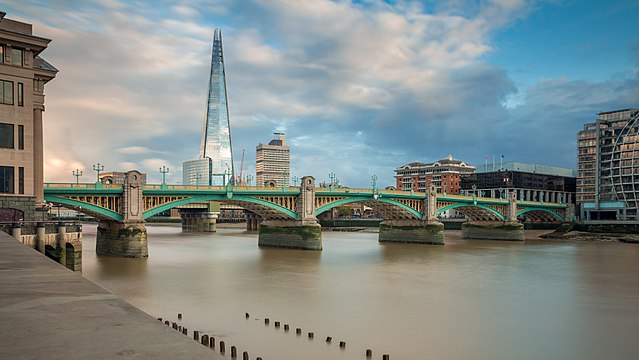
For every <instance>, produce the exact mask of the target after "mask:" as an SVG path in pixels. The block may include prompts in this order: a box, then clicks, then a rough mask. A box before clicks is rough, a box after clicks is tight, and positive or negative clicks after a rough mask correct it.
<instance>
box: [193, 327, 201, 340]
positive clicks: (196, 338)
mask: <svg viewBox="0 0 639 360" xmlns="http://www.w3.org/2000/svg"><path fill="white" fill-rule="evenodd" d="M193 340H195V341H200V332H199V331H197V330H194V331H193Z"/></svg>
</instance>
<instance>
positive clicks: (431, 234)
mask: <svg viewBox="0 0 639 360" xmlns="http://www.w3.org/2000/svg"><path fill="white" fill-rule="evenodd" d="M378 241H379V242H401V243H418V244H433V245H443V244H444V224H442V223H440V222H435V221H433V222H425V221H421V220H385V221H383V222H382V223H381V224H379V238H378Z"/></svg>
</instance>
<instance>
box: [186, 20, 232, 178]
mask: <svg viewBox="0 0 639 360" xmlns="http://www.w3.org/2000/svg"><path fill="white" fill-rule="evenodd" d="M183 168H184V169H183V180H184V181H183V183H184V184H190V185H196V184H197V185H226V183H227V182H228V181H232V179H233V174H234V171H233V152H232V147H231V127H230V121H229V110H228V99H227V96H226V74H225V72H224V52H223V50H222V32H221V31H220V29H215V32H214V34H213V50H212V55H211V73H210V78H209V88H208V97H207V102H206V117H205V118H204V131H203V133H202V144H201V147H200V158H199V159H196V160H190V161H185V162H184V165H183Z"/></svg>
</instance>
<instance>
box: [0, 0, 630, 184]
mask: <svg viewBox="0 0 639 360" xmlns="http://www.w3.org/2000/svg"><path fill="white" fill-rule="evenodd" d="M0 11H4V12H6V13H7V15H6V17H7V18H10V19H14V20H18V21H24V22H28V23H31V24H33V30H34V34H35V35H37V36H42V37H46V38H49V39H52V42H51V43H50V44H49V47H48V48H47V49H46V50H45V51H44V52H43V53H42V54H41V56H42V57H43V58H45V59H46V60H47V61H48V62H50V63H51V64H53V65H54V66H55V67H56V68H57V69H59V73H58V74H57V77H56V78H55V79H54V80H52V81H51V82H50V83H49V84H47V86H46V88H45V93H46V101H45V106H46V111H45V113H44V123H45V124H44V131H45V181H47V182H70V181H74V180H75V178H74V177H73V175H72V171H73V170H76V169H80V170H82V171H83V176H82V177H81V178H80V181H84V182H91V181H95V176H96V173H95V172H94V171H93V169H92V167H93V165H94V164H97V163H100V164H102V165H104V167H105V170H107V171H128V170H132V169H137V170H140V171H143V172H146V173H147V174H148V178H149V180H148V182H150V183H159V182H160V181H161V174H160V172H159V168H160V167H162V166H166V167H168V168H169V169H170V172H169V174H167V182H168V183H172V184H179V183H181V180H182V162H183V161H185V160H189V159H194V158H197V157H198V155H199V149H200V141H201V134H202V129H203V121H204V116H205V111H206V95H207V82H208V75H209V67H210V57H211V46H212V37H213V30H214V29H215V28H221V29H222V34H223V46H224V60H225V66H226V80H227V91H228V101H229V113H230V119H231V136H232V142H233V156H234V162H235V169H236V172H237V173H238V174H239V170H240V168H241V166H240V160H241V156H242V151H243V149H244V150H245V158H244V165H243V167H242V169H243V174H244V175H247V174H250V175H252V176H255V147H256V146H257V145H258V144H259V143H268V142H269V141H270V140H271V139H272V138H273V134H272V133H273V132H284V133H286V137H287V142H288V143H289V145H290V146H291V176H296V177H298V178H300V177H302V176H305V175H312V176H314V177H315V178H316V179H317V180H319V181H325V180H326V181H327V180H328V179H329V173H335V174H336V175H337V177H338V179H339V180H340V182H341V183H342V184H344V185H346V186H351V187H369V186H370V183H371V176H372V175H376V176H377V177H378V181H377V182H378V186H387V185H394V183H395V182H394V178H393V176H394V174H395V173H394V171H393V170H394V169H395V168H398V167H400V166H402V165H404V164H407V163H410V162H413V161H422V162H433V161H436V160H438V159H442V158H445V157H447V156H448V155H452V156H453V157H455V158H457V159H460V160H462V161H464V162H466V163H469V164H473V165H478V164H484V163H485V162H486V161H487V159H488V161H490V162H492V161H493V160H492V159H493V157H494V158H495V159H496V161H497V162H498V161H499V159H500V158H501V156H503V157H504V160H506V161H507V160H513V161H523V162H530V163H537V164H545V165H552V166H561V167H568V168H575V167H576V157H577V155H576V136H577V132H578V131H579V130H580V129H581V128H582V127H583V124H584V123H587V122H593V121H595V119H596V117H597V114H598V113H599V112H602V111H611V110H617V109H624V108H629V107H639V37H638V36H637V34H639V23H638V22H637V21H636V19H637V18H639V2H637V1H636V0H610V1H597V0H593V1H589V0H566V1H562V0H539V1H523V0H493V1H477V0H475V1H471V0H446V1H440V0H429V1H379V0H360V1H325V0H296V1H292V0H289V1H286V0H241V1H232V0H228V1H224V0H206V1H205V0H176V1H169V0H158V1H124V0H83V1H71V0H50V1H31V0H21V1H15V0H0Z"/></svg>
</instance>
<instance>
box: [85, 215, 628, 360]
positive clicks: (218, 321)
mask: <svg viewBox="0 0 639 360" xmlns="http://www.w3.org/2000/svg"><path fill="white" fill-rule="evenodd" d="M95 231H96V228H95V226H93V225H85V226H84V245H83V247H84V249H83V276H85V277H86V278H88V279H89V280H92V281H93V282H95V283H97V284H99V285H100V286H102V287H104V288H105V289H107V290H109V291H111V292H113V293H114V294H116V295H118V296H119V297H121V298H122V299H124V300H126V301H128V302H130V303H131V304H133V305H135V306H137V307H138V308H140V309H142V310H143V311H145V312H147V313H149V314H151V315H152V316H154V317H163V318H165V319H170V320H171V321H177V313H182V314H183V319H182V320H181V321H180V322H179V323H180V324H181V325H183V326H185V327H187V328H188V329H189V333H190V332H191V330H199V331H200V332H201V333H206V334H210V335H213V336H215V337H216V339H218V341H219V340H224V341H225V342H226V344H227V345H226V346H227V353H226V356H227V357H229V358H230V353H229V350H228V349H229V348H230V346H231V345H235V346H236V347H237V348H238V352H239V353H240V358H241V353H242V352H243V351H248V352H249V354H250V357H251V359H255V357H257V356H261V357H262V358H263V359H264V360H297V359H318V360H320V359H321V360H326V359H343V360H347V359H365V356H364V353H365V349H369V348H370V349H372V350H373V357H372V359H381V357H382V354H390V359H391V360H396V359H406V360H412V359H415V360H417V359H419V360H421V359H437V360H480V359H486V360H489V359H490V360H501V359H503V360H513V359H514V360H528V359H530V360H533V359H534V360H539V359H579V360H584V359H593V360H595V359H596V360H601V359H636V358H639V341H637V336H639V245H631V244H623V243H597V242H560V241H548V240H538V239H536V236H537V235H538V234H539V232H528V231H527V237H529V238H530V239H527V240H526V241H525V242H504V241H501V242H500V241H485V240H474V241H473V240H461V239H460V233H459V232H458V231H447V232H446V245H444V246H435V245H415V244H379V243H378V242H377V234H375V233H359V232H357V233H346V232H330V231H327V232H324V233H323V244H324V250H323V251H321V252H319V251H302V250H286V249H260V248H258V247H257V234H256V233H255V232H246V231H244V230H243V229H242V228H232V227H231V228H220V229H218V232H217V233H213V234H201V233H199V234H194V233H182V232H181V229H180V228H179V227H173V226H148V234H149V258H148V259H122V258H111V257H103V256H100V257H98V256H96V254H95ZM246 312H248V313H249V314H250V318H249V319H246V318H245V313H246ZM265 317H268V318H270V324H269V325H265V324H264V318H265ZM275 321H280V322H281V324H282V326H281V327H280V328H279V329H277V328H275V326H274V322H275ZM284 324H290V327H291V330H290V331H288V332H285V331H284V329H283V326H284ZM298 327H299V328H301V329H302V331H303V333H302V335H300V336H297V335H296V334H295V329H296V328H298ZM309 331H312V332H313V333H314V338H313V339H309V338H308V336H307V333H308V332H309ZM327 336H331V337H332V339H333V341H332V342H331V343H327V342H326V341H325V339H326V337H327ZM340 341H346V347H345V348H342V349H340V347H339V342H340Z"/></svg>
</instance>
